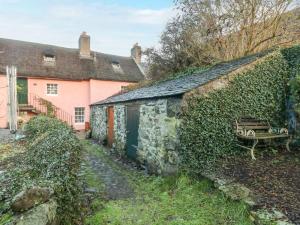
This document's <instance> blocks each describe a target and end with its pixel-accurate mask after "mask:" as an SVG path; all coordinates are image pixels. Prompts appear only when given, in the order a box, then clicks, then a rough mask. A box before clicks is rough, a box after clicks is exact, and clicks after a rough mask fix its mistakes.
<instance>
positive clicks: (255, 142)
mask: <svg viewBox="0 0 300 225" xmlns="http://www.w3.org/2000/svg"><path fill="white" fill-rule="evenodd" d="M257 143H258V139H255V140H254V142H253V145H252V148H251V158H252V159H253V160H256V158H255V156H254V150H255V146H256V145H257Z"/></svg>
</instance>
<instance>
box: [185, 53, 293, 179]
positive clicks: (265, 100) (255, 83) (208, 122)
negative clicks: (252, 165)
mask: <svg viewBox="0 0 300 225" xmlns="http://www.w3.org/2000/svg"><path fill="white" fill-rule="evenodd" d="M289 72H290V71H289V65H288V63H287V61H286V59H285V58H284V55H283V54H282V53H281V52H280V51H279V50H277V51H275V52H273V53H271V54H269V55H267V56H266V57H264V58H263V59H261V60H260V61H258V62H257V63H256V64H255V65H254V66H253V68H251V69H248V70H247V71H245V72H240V74H238V75H237V76H235V77H234V78H233V80H232V81H230V83H229V85H228V86H227V87H225V88H223V89H219V90H214V91H211V92H210V93H209V94H208V95H205V96H204V95H196V96H191V97H190V98H188V99H187V105H188V107H187V109H186V110H185V111H184V113H183V122H182V129H181V135H180V139H181V143H182V148H181V152H180V154H181V156H182V163H183V165H184V167H186V168H187V169H188V170H190V171H193V172H196V173H197V172H201V170H203V168H205V167H209V166H213V165H214V163H215V162H216V161H217V160H219V159H221V158H223V157H226V156H229V155H234V154H238V153H240V152H241V149H240V148H238V147H236V142H237V139H236V136H235V134H234V130H233V127H232V125H233V122H234V121H235V119H236V118H239V117H241V116H252V117H255V118H260V119H267V120H269V121H270V123H271V124H272V125H275V126H282V125H284V122H285V114H284V112H285V100H286V91H287V82H288V78H289Z"/></svg>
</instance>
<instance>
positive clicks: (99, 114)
mask: <svg viewBox="0 0 300 225" xmlns="http://www.w3.org/2000/svg"><path fill="white" fill-rule="evenodd" d="M266 54H268V53H260V54H256V55H252V56H248V57H244V58H241V59H238V60H234V61H230V62H226V63H221V64H218V65H216V66H214V67H212V68H211V69H209V70H206V71H203V72H198V73H197V72H196V73H194V74H191V75H186V76H182V77H179V78H176V79H172V80H167V81H163V82H159V83H156V84H154V85H152V86H147V87H142V88H139V89H136V90H133V91H130V92H127V93H124V94H121V95H117V96H112V97H110V98H107V99H106V100H104V101H100V102H97V103H94V104H92V105H91V129H92V137H93V138H94V139H97V140H99V141H100V142H101V143H103V144H107V145H108V146H109V147H111V148H113V149H114V151H117V152H118V153H119V154H120V155H124V156H127V157H129V158H131V159H133V160H136V161H138V162H140V163H141V164H143V165H144V166H145V167H146V168H147V169H148V171H150V172H153V173H158V174H171V173H175V172H176V170H177V167H178V165H179V160H180V159H179V157H178V148H179V147H180V143H179V132H180V123H181V119H180V115H181V112H182V109H183V107H184V105H185V104H184V102H185V101H184V99H185V97H187V96H190V95H192V94H195V93H196V94H206V93H208V92H209V91H211V90H216V89H219V88H223V87H224V86H226V85H227V84H228V82H229V81H230V79H231V78H232V76H234V75H235V74H237V71H238V72H239V74H240V72H241V70H242V69H247V68H248V66H249V67H250V66H251V65H252V64H254V63H255V62H256V61H258V60H259V59H260V58H262V57H264V56H266Z"/></svg>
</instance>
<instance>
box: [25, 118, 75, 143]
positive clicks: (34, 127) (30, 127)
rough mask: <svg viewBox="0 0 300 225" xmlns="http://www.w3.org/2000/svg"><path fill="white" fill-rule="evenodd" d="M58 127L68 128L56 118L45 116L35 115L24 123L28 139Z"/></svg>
mask: <svg viewBox="0 0 300 225" xmlns="http://www.w3.org/2000/svg"><path fill="white" fill-rule="evenodd" d="M59 128H63V129H70V128H69V126H68V125H67V124H66V123H64V122H62V121H59V120H57V119H54V118H50V117H47V116H35V117H33V118H31V119H30V120H29V121H28V123H27V124H26V125H25V133H26V136H27V138H28V140H31V139H34V138H36V137H38V136H39V135H41V134H43V133H45V132H47V131H51V130H56V129H59Z"/></svg>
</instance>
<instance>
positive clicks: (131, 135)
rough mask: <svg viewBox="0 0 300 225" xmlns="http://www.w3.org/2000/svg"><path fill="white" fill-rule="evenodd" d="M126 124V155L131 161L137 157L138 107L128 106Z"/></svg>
mask: <svg viewBox="0 0 300 225" xmlns="http://www.w3.org/2000/svg"><path fill="white" fill-rule="evenodd" d="M126 115H127V120H126V121H127V122H126V131H127V139H126V154H127V156H128V157H129V158H131V159H134V160H135V159H136V157H137V146H138V134H139V133H138V130H139V119H140V113H139V106H138V105H130V106H127V113H126Z"/></svg>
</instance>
